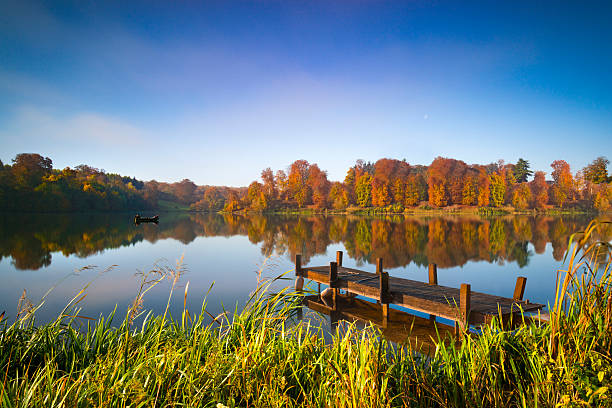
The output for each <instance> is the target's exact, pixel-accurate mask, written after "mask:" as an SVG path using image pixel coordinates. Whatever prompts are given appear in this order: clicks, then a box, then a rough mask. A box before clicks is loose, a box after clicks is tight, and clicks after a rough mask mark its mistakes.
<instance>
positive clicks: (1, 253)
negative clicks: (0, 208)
mask: <svg viewBox="0 0 612 408" xmlns="http://www.w3.org/2000/svg"><path fill="white" fill-rule="evenodd" d="M590 220H591V218H590V217H587V216H505V217H491V218H481V217H478V216H444V217H404V216H390V217H383V218H367V217H358V216H300V217H298V216H264V215H248V216H247V215H219V214H188V213H182V214H181V213H178V214H162V215H161V219H160V222H159V225H155V224H141V225H134V224H133V222H132V214H78V215H38V214H36V215H16V214H10V215H2V216H0V230H2V232H3V233H2V234H1V235H0V259H2V258H10V259H11V263H12V264H13V265H14V267H15V268H16V269H19V270H25V269H39V268H41V267H45V266H48V265H50V264H51V262H52V253H53V252H61V253H62V254H63V255H72V254H74V255H76V256H78V257H82V258H85V257H88V256H91V255H94V254H97V253H100V252H103V251H104V250H105V249H110V248H118V247H124V246H130V245H135V244H136V243H138V242H141V241H143V240H144V241H148V242H151V243H155V242H156V241H158V240H162V239H167V238H172V239H175V240H178V241H180V242H182V243H183V244H188V243H190V242H192V241H194V240H195V239H196V238H197V237H218V236H224V237H230V236H234V235H243V236H248V238H249V240H250V241H251V242H252V243H254V244H258V245H259V246H260V248H261V252H262V254H263V255H266V256H267V255H270V254H277V255H280V256H285V257H288V258H293V255H294V254H296V253H301V254H302V257H303V262H304V263H308V262H309V260H310V258H311V257H312V256H315V255H320V254H325V252H326V250H327V247H328V246H329V245H332V244H335V243H342V244H343V245H344V247H345V248H346V254H347V255H348V256H349V257H350V258H352V259H355V260H356V262H357V264H358V265H360V264H364V263H373V262H374V261H375V259H376V258H379V257H382V258H384V260H385V265H386V266H387V267H390V268H394V267H400V266H407V265H409V264H415V265H418V266H424V265H427V264H429V263H436V264H438V266H439V267H442V268H445V267H453V266H462V265H465V264H466V263H467V262H469V261H486V262H490V263H493V262H495V263H516V264H517V265H518V266H519V267H524V266H526V265H528V264H529V260H530V258H531V257H532V256H533V253H532V251H531V250H530V249H529V248H530V247H529V246H528V244H529V243H531V244H532V245H533V249H534V250H535V252H536V253H538V254H539V253H543V252H544V250H545V248H546V244H547V243H551V244H552V250H553V257H554V259H555V260H557V261H559V260H561V259H562V257H563V254H564V251H565V249H566V248H567V242H568V238H569V236H570V234H572V233H573V232H576V231H580V230H582V229H584V228H585V227H586V225H587V224H588V222H589V221H590ZM600 233H601V234H602V235H600V236H599V237H598V238H603V239H605V240H609V239H610V237H612V226H608V227H607V230H606V229H603V230H601V232H600Z"/></svg>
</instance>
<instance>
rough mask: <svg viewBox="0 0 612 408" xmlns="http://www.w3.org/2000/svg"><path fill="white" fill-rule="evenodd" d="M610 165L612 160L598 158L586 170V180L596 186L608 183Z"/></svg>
mask: <svg viewBox="0 0 612 408" xmlns="http://www.w3.org/2000/svg"><path fill="white" fill-rule="evenodd" d="M608 164H610V160H608V159H607V158H605V157H603V156H600V157H598V158H596V159H595V160H593V162H592V163H591V164H589V165H588V166H586V167H585V168H584V170H583V171H584V178H585V179H587V180H589V181H591V182H593V183H595V184H601V183H607V182H608Z"/></svg>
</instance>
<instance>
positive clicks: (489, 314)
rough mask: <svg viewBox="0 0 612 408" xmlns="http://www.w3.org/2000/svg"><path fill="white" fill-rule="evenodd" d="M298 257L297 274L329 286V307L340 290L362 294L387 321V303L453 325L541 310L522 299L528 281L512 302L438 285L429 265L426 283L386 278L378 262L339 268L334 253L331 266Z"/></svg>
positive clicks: (518, 286)
mask: <svg viewBox="0 0 612 408" xmlns="http://www.w3.org/2000/svg"><path fill="white" fill-rule="evenodd" d="M301 259H302V257H301V255H299V254H298V255H296V258H295V274H296V276H297V277H298V279H300V278H305V279H310V280H312V281H315V282H318V283H319V284H321V283H322V284H325V285H328V286H329V288H330V291H328V293H329V292H331V293H330V297H331V304H332V308H334V306H333V305H335V304H336V303H337V297H338V294H339V291H340V290H344V291H345V292H346V293H348V294H354V295H361V296H364V297H367V298H370V299H374V300H376V301H377V302H378V303H379V304H380V305H381V313H382V318H383V319H388V318H389V305H390V304H395V305H398V306H402V307H405V308H407V309H411V310H415V311H418V312H423V313H426V314H428V315H430V317H431V318H435V317H436V316H438V317H441V318H444V319H449V320H451V321H454V322H455V324H456V326H459V327H462V328H467V327H468V326H469V325H476V326H481V325H484V324H488V323H490V322H491V320H492V319H493V318H494V317H495V316H498V317H501V319H502V321H503V322H509V321H512V320H515V321H516V320H518V319H512V318H513V317H514V316H516V315H520V314H521V311H522V312H536V311H538V310H540V309H541V308H543V307H544V305H542V304H539V303H529V301H526V300H523V294H524V291H525V285H526V282H527V278H525V277H518V278H517V281H516V286H515V288H514V294H513V297H512V298H506V297H501V296H495V295H490V294H487V293H481V292H472V291H471V288H470V285H469V284H466V283H463V284H461V288H459V289H458V288H452V287H448V286H442V285H438V277H437V268H436V265H434V264H430V265H429V281H428V282H427V283H426V282H419V281H415V280H411V279H404V278H397V277H390V276H389V274H388V273H387V272H385V271H384V270H383V261H382V259H381V258H379V259H377V262H376V273H371V272H365V271H361V270H358V269H352V268H345V267H343V266H342V251H338V252H337V253H336V262H330V263H329V266H302V261H301Z"/></svg>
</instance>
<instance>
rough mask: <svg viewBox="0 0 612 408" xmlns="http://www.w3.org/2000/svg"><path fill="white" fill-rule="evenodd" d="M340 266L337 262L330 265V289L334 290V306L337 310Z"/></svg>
mask: <svg viewBox="0 0 612 408" xmlns="http://www.w3.org/2000/svg"><path fill="white" fill-rule="evenodd" d="M337 285H338V264H337V263H336V262H330V263H329V287H330V288H332V305H333V309H334V310H336V298H337V297H338V289H337Z"/></svg>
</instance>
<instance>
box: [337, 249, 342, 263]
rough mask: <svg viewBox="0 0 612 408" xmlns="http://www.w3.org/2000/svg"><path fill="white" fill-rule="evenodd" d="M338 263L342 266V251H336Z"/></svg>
mask: <svg viewBox="0 0 612 408" xmlns="http://www.w3.org/2000/svg"><path fill="white" fill-rule="evenodd" d="M336 263H337V264H338V266H342V251H336Z"/></svg>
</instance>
